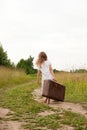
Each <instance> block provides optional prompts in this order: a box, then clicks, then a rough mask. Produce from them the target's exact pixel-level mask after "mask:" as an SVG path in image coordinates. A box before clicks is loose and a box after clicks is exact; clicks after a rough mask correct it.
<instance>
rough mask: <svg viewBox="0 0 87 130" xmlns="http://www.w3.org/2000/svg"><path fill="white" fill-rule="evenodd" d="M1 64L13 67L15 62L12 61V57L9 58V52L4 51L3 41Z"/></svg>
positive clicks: (0, 55) (0, 52)
mask: <svg viewBox="0 0 87 130" xmlns="http://www.w3.org/2000/svg"><path fill="white" fill-rule="evenodd" d="M0 65H3V66H8V67H13V66H14V63H11V61H10V59H8V56H7V52H6V51H4V49H3V47H2V45H1V43H0Z"/></svg>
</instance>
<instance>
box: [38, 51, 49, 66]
mask: <svg viewBox="0 0 87 130" xmlns="http://www.w3.org/2000/svg"><path fill="white" fill-rule="evenodd" d="M46 60H47V55H46V53H45V52H40V53H39V55H38V59H37V61H36V65H37V66H40V67H41V64H42V63H43V62H44V61H46Z"/></svg>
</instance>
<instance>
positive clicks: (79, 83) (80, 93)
mask: <svg viewBox="0 0 87 130" xmlns="http://www.w3.org/2000/svg"><path fill="white" fill-rule="evenodd" d="M56 79H57V81H58V82H59V83H61V84H63V85H65V86H66V95H65V101H68V102H80V103H83V102H86V103H87V73H59V74H56Z"/></svg>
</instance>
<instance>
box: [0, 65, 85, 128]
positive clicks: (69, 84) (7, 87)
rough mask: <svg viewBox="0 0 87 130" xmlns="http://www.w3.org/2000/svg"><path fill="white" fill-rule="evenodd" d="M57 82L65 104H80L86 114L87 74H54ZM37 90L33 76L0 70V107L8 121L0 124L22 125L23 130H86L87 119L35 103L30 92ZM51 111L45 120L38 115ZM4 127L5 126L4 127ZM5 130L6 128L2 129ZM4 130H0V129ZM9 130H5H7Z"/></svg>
mask: <svg viewBox="0 0 87 130" xmlns="http://www.w3.org/2000/svg"><path fill="white" fill-rule="evenodd" d="M55 75H56V80H57V81H58V82H59V83H61V84H63V85H65V86H66V94H65V103H66V102H71V103H79V104H80V105H81V106H82V107H83V108H84V110H85V111H86V110H87V73H67V72H66V73H64V72H61V73H60V72H59V73H56V74H55ZM37 88H40V86H38V85H37V83H36V75H35V74H34V75H26V74H25V73H24V72H23V71H18V70H13V69H7V68H4V67H0V107H1V108H8V109H10V110H11V111H13V113H12V112H9V113H8V115H7V117H6V118H5V117H0V124H2V123H3V122H6V121H18V122H22V128H25V129H26V130H35V129H36V130H48V129H49V130H62V129H64V128H65V126H68V127H67V128H66V129H65V130H71V128H73V129H75V130H87V118H86V117H84V116H83V115H81V114H79V113H75V112H72V111H70V110H65V109H55V108H53V107H50V105H46V104H43V103H40V102H37V101H36V100H34V98H33V95H32V92H33V91H34V90H35V89H37ZM45 111H52V112H53V113H52V114H50V115H46V116H40V115H39V113H41V112H43V113H44V112H45ZM5 127H6V126H5ZM4 129H6V128H4ZM73 129H72V130H73ZM0 130H3V128H0ZM7 130H8V129H7Z"/></svg>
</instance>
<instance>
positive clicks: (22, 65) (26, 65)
mask: <svg viewBox="0 0 87 130" xmlns="http://www.w3.org/2000/svg"><path fill="white" fill-rule="evenodd" d="M33 60H34V57H32V56H30V57H29V58H28V59H26V60H25V59H20V61H19V62H18V63H17V65H15V64H14V63H13V62H11V60H10V59H8V55H7V52H6V51H4V49H3V46H2V45H1V43H0V66H5V67H11V68H17V69H23V70H24V71H25V73H26V74H34V73H36V72H37V70H36V69H34V65H33Z"/></svg>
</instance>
